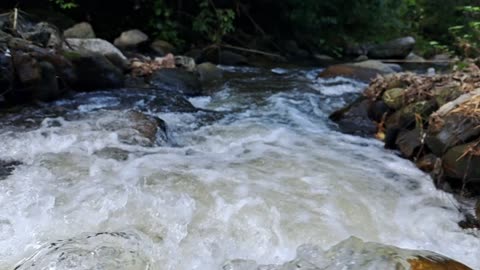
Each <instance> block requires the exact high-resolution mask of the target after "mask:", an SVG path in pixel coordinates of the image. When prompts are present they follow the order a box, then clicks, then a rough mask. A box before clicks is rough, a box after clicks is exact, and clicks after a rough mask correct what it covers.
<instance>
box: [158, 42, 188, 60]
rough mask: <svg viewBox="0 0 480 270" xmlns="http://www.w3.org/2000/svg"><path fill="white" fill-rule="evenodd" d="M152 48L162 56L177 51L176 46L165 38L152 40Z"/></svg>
mask: <svg viewBox="0 0 480 270" xmlns="http://www.w3.org/2000/svg"><path fill="white" fill-rule="evenodd" d="M150 48H151V49H152V50H153V51H154V52H156V53H158V54H159V55H160V56H165V55H167V54H169V53H173V52H175V47H173V45H172V44H170V43H168V42H166V41H164V40H155V41H154V42H152V44H150ZM187 56H188V55H187Z"/></svg>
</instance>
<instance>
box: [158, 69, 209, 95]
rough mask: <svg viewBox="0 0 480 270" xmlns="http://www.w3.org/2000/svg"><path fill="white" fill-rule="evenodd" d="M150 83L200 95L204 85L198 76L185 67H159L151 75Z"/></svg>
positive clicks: (188, 93) (185, 93)
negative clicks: (184, 68)
mask: <svg viewBox="0 0 480 270" xmlns="http://www.w3.org/2000/svg"><path fill="white" fill-rule="evenodd" d="M150 84H151V85H153V86H155V87H159V88H166V89H169V90H172V91H178V92H180V93H183V94H184V95H187V96H198V95H201V94H202V85H201V83H200V80H199V79H198V77H197V76H196V75H195V74H194V73H192V72H188V71H186V70H183V69H177V68H175V69H170V68H165V69H159V70H157V71H155V72H154V73H153V75H152V76H151V77H150Z"/></svg>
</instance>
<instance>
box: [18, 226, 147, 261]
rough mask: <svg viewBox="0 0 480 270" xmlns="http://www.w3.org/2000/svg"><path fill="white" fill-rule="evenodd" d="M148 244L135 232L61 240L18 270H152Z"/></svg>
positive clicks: (45, 247) (42, 250)
mask: <svg viewBox="0 0 480 270" xmlns="http://www.w3.org/2000/svg"><path fill="white" fill-rule="evenodd" d="M142 241H146V240H144V239H142V238H141V236H140V235H138V234H136V233H131V232H99V233H95V234H89V235H84V236H78V237H74V238H69V239H64V240H58V241H55V242H52V243H49V244H46V245H44V246H42V247H40V248H39V249H38V251H37V252H35V254H33V256H31V257H29V258H26V259H25V260H23V261H22V262H20V263H19V264H18V265H17V266H16V267H15V270H37V269H52V268H53V269H72V270H73V269H78V270H80V269H105V270H107V269H108V270H113V269H132V270H141V269H150V268H151V263H152V262H151V260H150V259H149V258H148V256H147V255H146V254H145V250H144V244H143V243H142Z"/></svg>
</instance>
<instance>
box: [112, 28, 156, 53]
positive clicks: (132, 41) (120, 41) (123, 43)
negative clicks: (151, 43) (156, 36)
mask: <svg viewBox="0 0 480 270" xmlns="http://www.w3.org/2000/svg"><path fill="white" fill-rule="evenodd" d="M147 40H148V36H147V34H145V33H143V32H142V31H140V30H138V29H133V30H129V31H125V32H123V33H122V34H121V35H120V36H119V37H118V38H116V39H115V41H114V42H113V44H115V46H117V47H119V48H122V49H128V48H135V47H137V46H138V45H140V44H142V43H144V42H146V41H147Z"/></svg>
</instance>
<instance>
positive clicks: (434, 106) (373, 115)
mask: <svg viewBox="0 0 480 270" xmlns="http://www.w3.org/2000/svg"><path fill="white" fill-rule="evenodd" d="M479 74H480V69H479V68H478V66H477V65H476V64H475V63H474V62H473V61H470V62H469V63H468V64H467V65H466V66H464V67H463V68H461V69H459V70H457V71H452V72H447V73H445V74H439V75H435V74H430V75H428V74H427V75H418V74H413V73H396V74H391V75H384V76H380V77H377V78H375V79H374V80H372V81H371V82H370V84H369V86H368V87H367V88H366V89H365V92H364V94H363V97H362V98H360V99H359V100H357V101H356V102H355V103H353V104H351V105H350V106H349V107H347V108H345V109H343V110H340V111H338V112H336V113H334V114H332V115H331V118H332V119H333V120H335V121H337V122H338V123H339V124H340V127H341V128H343V129H344V130H345V131H347V132H353V133H357V134H360V135H364V136H375V137H376V138H378V139H380V140H382V141H384V142H385V148H388V149H393V150H398V151H399V153H400V154H401V155H402V156H403V157H405V158H407V159H410V160H412V161H413V162H415V164H416V165H417V167H418V168H420V169H421V170H423V171H425V172H427V173H430V175H431V176H432V178H433V179H434V183H435V185H436V186H437V188H439V189H442V190H445V191H447V192H452V193H455V194H458V195H460V196H461V197H467V198H473V199H476V198H478V196H479V195H480V184H479V181H478V179H480V175H479V174H478V168H480V164H479V163H478V160H479V158H478V156H479V154H478V153H479V151H478V149H477V148H478V145H479V139H480V129H478V126H479V124H480V118H479V116H480V115H479V113H478V110H479V105H480V104H479V101H480V95H479V94H480V92H479V90H478V87H479V86H480V75H479ZM477 207H478V206H477ZM478 211H479V210H478V209H477V210H476V212H477V213H478ZM466 212H467V213H466V214H467V221H466V222H463V223H462V226H464V227H478V226H479V221H478V218H480V217H477V219H476V218H475V217H474V214H473V213H474V212H475V211H473V209H472V210H470V211H466Z"/></svg>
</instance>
